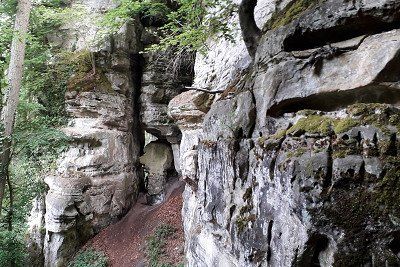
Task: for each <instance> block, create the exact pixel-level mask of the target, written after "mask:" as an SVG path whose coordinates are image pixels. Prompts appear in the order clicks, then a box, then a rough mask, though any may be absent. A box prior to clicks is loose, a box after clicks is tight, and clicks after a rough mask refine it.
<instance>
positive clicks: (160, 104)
mask: <svg viewBox="0 0 400 267" xmlns="http://www.w3.org/2000/svg"><path fill="white" fill-rule="evenodd" d="M192 80H193V57H192V56H191V55H183V56H182V58H179V55H176V54H174V53H173V51H169V52H164V53H161V52H157V53H156V52H155V53H150V54H146V55H145V59H144V69H143V77H142V94H141V95H140V103H141V121H142V123H143V124H144V127H145V130H146V131H147V132H149V133H151V134H153V135H154V136H156V137H158V138H159V139H160V140H167V141H168V142H170V143H172V144H178V143H179V141H180V131H179V129H178V127H177V126H176V125H175V123H174V122H173V121H172V120H171V119H170V117H169V116H168V103H169V101H171V99H172V98H174V97H175V96H177V95H178V94H180V93H182V92H184V91H185V86H189V85H190V84H191V83H192Z"/></svg>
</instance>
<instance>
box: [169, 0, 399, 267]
mask: <svg viewBox="0 0 400 267" xmlns="http://www.w3.org/2000/svg"><path fill="white" fill-rule="evenodd" d="M306 2H307V3H306ZM311 2H312V1H286V2H284V1H269V2H268V3H267V5H268V7H269V10H275V14H272V18H271V20H269V21H268V23H267V24H266V27H265V28H264V33H263V36H262V38H261V41H260V43H259V46H258V50H257V53H256V57H255V60H254V62H252V63H251V64H247V65H246V64H245V68H243V67H242V66H243V65H242V62H243V61H242V60H241V59H239V60H236V61H235V62H236V63H234V64H232V65H230V64H228V65H224V64H225V63H223V64H221V65H218V64H217V63H215V65H213V66H215V67H212V68H210V69H206V68H205V66H207V63H206V59H204V58H203V59H201V58H200V59H199V58H198V59H197V63H196V64H197V65H196V70H198V71H197V72H196V75H197V77H196V78H195V81H196V83H195V84H196V85H197V86H199V87H211V89H215V90H217V89H218V90H220V89H221V88H224V89H226V91H225V92H224V93H223V94H217V95H215V94H206V93H199V92H186V93H185V95H180V96H178V97H176V98H175V99H173V100H172V101H171V102H170V105H169V110H170V114H171V116H172V117H173V118H175V119H176V121H177V124H178V126H179V127H180V129H181V130H182V135H183V139H182V143H181V167H182V175H183V177H184V179H185V180H186V181H187V183H188V185H187V187H186V190H185V193H184V200H185V203H184V209H183V218H184V228H185V235H186V255H187V260H188V262H187V265H188V266H210V267H211V266H360V265H363V266H364V265H366V266H397V265H399V263H400V260H399V252H400V250H399V245H400V243H399V242H400V240H399V231H400V228H399V227H400V224H399V218H400V213H399V211H400V210H399V202H398V191H399V189H400V188H399V181H400V180H399V179H400V174H399V170H400V165H399V163H400V158H399V156H400V150H399V149H400V140H399V130H400V125H399V122H400V120H399V116H400V110H399V109H398V104H399V103H400V88H399V81H400V71H399V65H398V64H399V63H398V62H399V58H398V57H399V54H400V43H399V41H400V31H399V30H398V28H399V26H400V5H399V3H398V1H395V0H381V1H375V0H374V1H372V0H371V1H369V0H360V1H358V0H355V1H345V0H326V1H315V2H313V4H312V5H310V6H308V4H310V3H311ZM263 4H264V2H263V1H259V5H261V6H259V8H261V7H262V5H263ZM302 4H304V5H305V6H304V7H302V6H301V5H302ZM306 4H307V5H306ZM275 6H276V9H275ZM294 9H296V10H299V9H303V12H302V13H301V14H300V15H298V16H295V17H291V16H292V15H293V11H294ZM261 10H262V8H261ZM256 12H259V11H256ZM267 14H271V12H270V13H267ZM268 17H270V16H267V17H264V19H265V18H268ZM265 21H267V20H265ZM271 25H272V27H271ZM278 26H279V27H278ZM220 45H221V44H218V43H217V44H215V45H214V48H215V49H214V50H212V51H210V53H209V55H213V54H219V55H220V56H221V57H224V58H226V60H220V62H227V61H228V60H232V58H237V53H236V51H238V50H235V49H231V51H232V52H233V54H231V53H230V51H229V50H224V49H221V48H220ZM240 46H242V48H243V45H242V44H240V43H239V45H238V46H237V47H236V48H237V49H241V48H239V47H240ZM211 57H212V56H210V58H211ZM229 57H231V58H230V59H228V58H229ZM224 67H227V68H226V69H225V71H224V72H218V71H216V70H217V69H218V68H224ZM226 73H235V74H236V75H226ZM207 79H208V80H207ZM199 99H202V100H201V101H198V100H199ZM210 102H211V103H212V104H205V105H202V104H200V103H210Z"/></svg>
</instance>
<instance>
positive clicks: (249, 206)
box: [239, 205, 253, 216]
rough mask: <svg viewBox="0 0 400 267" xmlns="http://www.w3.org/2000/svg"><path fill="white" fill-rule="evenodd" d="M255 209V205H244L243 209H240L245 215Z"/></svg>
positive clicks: (241, 213)
mask: <svg viewBox="0 0 400 267" xmlns="http://www.w3.org/2000/svg"><path fill="white" fill-rule="evenodd" d="M252 210H253V205H246V206H243V207H242V208H241V209H240V212H239V213H240V215H242V216H243V215H245V214H246V213H249V212H250V211H252Z"/></svg>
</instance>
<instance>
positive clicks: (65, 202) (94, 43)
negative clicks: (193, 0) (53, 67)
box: [30, 1, 193, 266]
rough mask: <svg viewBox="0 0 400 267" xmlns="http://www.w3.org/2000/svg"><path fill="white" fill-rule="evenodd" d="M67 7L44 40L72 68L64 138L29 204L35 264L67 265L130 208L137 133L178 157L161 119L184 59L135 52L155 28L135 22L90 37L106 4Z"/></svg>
mask: <svg viewBox="0 0 400 267" xmlns="http://www.w3.org/2000/svg"><path fill="white" fill-rule="evenodd" d="M70 5H71V6H72V7H75V8H77V9H78V10H79V12H78V13H79V15H77V17H76V18H73V19H72V20H71V21H70V22H69V23H68V24H67V25H64V26H62V27H61V28H60V35H57V36H49V39H50V41H51V42H52V43H53V45H56V46H59V47H61V48H63V49H65V50H68V51H70V52H71V61H78V62H79V66H80V67H79V69H78V70H77V73H75V74H74V75H73V76H72V77H71V78H70V80H69V82H68V90H67V93H66V95H65V100H66V109H67V111H68V113H69V115H70V120H69V123H68V125H67V126H66V127H65V128H64V129H63V131H64V132H65V133H66V134H67V135H68V136H69V137H70V138H71V139H72V142H71V145H70V147H69V149H68V150H67V151H66V152H65V153H64V154H62V155H61V157H60V159H59V160H58V162H57V168H56V170H55V171H54V172H53V173H51V174H49V175H48V176H47V177H46V178H45V182H46V183H47V185H48V187H49V190H48V192H47V195H46V196H45V206H44V207H43V205H39V204H37V205H35V209H34V210H33V211H32V216H31V233H32V234H31V236H32V238H31V239H32V240H31V243H32V244H31V247H30V249H31V250H32V253H33V254H37V255H35V257H36V258H37V262H35V263H34V262H32V264H33V265H34V266H40V265H42V264H43V262H42V261H44V265H45V266H66V265H67V263H68V262H69V260H70V259H71V257H72V256H73V255H74V254H75V253H76V252H77V250H78V249H79V248H81V246H82V245H83V244H84V243H85V242H86V241H88V240H89V239H90V238H91V237H93V235H95V234H96V233H98V232H99V231H100V230H101V229H103V228H105V227H107V226H108V225H110V224H111V223H113V222H116V221H118V220H119V219H120V218H121V217H122V216H124V215H125V214H126V212H127V211H129V209H130V208H131V206H132V205H133V204H134V203H135V202H136V198H137V195H138V191H139V190H140V189H139V188H140V187H143V184H145V181H144V171H145V169H144V168H143V167H142V165H141V164H140V162H139V157H140V156H141V155H142V154H143V152H144V151H143V150H144V132H145V131H147V132H149V133H152V134H153V135H155V136H156V137H157V138H158V139H159V141H160V142H161V143H160V146H161V145H162V147H166V149H165V151H167V152H169V151H172V149H173V148H174V156H175V157H176V158H177V159H178V158H179V145H178V143H179V142H180V137H181V134H180V131H179V129H178V127H177V126H176V125H175V124H174V123H173V122H172V120H171V119H169V118H168V117H167V105H168V102H169V100H171V99H172V98H173V97H174V96H176V95H178V94H179V93H181V92H182V91H183V90H184V87H185V85H190V84H191V83H192V76H193V57H192V56H190V57H185V58H183V59H181V60H180V63H179V66H178V67H174V68H173V70H174V72H172V71H169V64H172V63H173V60H174V59H175V58H176V55H175V54H174V53H173V52H172V51H171V52H169V53H152V54H146V55H142V54H141V52H142V51H143V49H144V48H145V47H146V46H147V45H151V44H152V42H154V41H155V40H156V39H157V35H156V32H157V29H156V28H155V27H153V26H152V25H148V24H147V23H146V22H144V21H140V20H139V19H137V18H133V19H132V20H130V21H128V22H127V23H126V24H125V25H124V26H123V27H122V28H121V29H119V31H118V32H117V33H115V34H113V35H110V36H107V37H105V38H103V39H99V36H100V34H101V29H100V28H99V24H98V21H99V20H100V19H101V18H102V16H103V15H104V11H106V10H108V9H110V8H113V7H114V6H115V4H114V1H71V3H70ZM99 40H101V41H100V42H99ZM157 144H158V143H157ZM157 149H158V148H157V147H156V148H155V150H156V151H159V149H158V150H157ZM168 160H169V161H168V162H169V163H168V164H166V165H168V166H166V167H165V168H166V169H168V170H169V169H174V168H173V167H170V165H171V164H172V162H173V160H172V154H171V158H168ZM146 170H147V169H146ZM157 171H158V172H157V174H159V173H160V174H159V176H157V177H158V178H160V179H149V178H147V182H146V188H145V189H146V190H147V191H148V193H149V194H150V195H151V196H153V195H154V197H155V198H157V197H160V198H161V199H163V198H162V197H163V196H162V195H160V196H157V194H158V193H159V191H160V192H164V188H163V187H164V186H165V183H166V178H167V177H164V176H162V175H163V174H164V170H158V169H157ZM150 176H151V175H149V176H148V177H150ZM161 178H162V179H161ZM153 180H154V181H153ZM152 181H153V182H152ZM142 189H143V188H142ZM157 190H158V191H157ZM153 191H154V192H153ZM156 193H157V194H156ZM160 194H161V193H160ZM38 203H39V202H38ZM40 204H41V202H40ZM44 230H45V235H44V236H43V231H44ZM40 254H42V255H40Z"/></svg>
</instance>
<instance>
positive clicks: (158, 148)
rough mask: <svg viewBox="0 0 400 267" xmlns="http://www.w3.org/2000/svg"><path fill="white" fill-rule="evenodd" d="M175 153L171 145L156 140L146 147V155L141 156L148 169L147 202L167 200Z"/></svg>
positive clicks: (141, 161)
mask: <svg viewBox="0 0 400 267" xmlns="http://www.w3.org/2000/svg"><path fill="white" fill-rule="evenodd" d="M173 160H174V157H173V153H172V149H171V146H170V145H168V144H166V143H162V142H158V141H154V142H151V143H149V144H148V145H147V146H146V147H145V148H144V155H143V156H141V157H140V163H142V164H143V165H144V167H145V169H146V171H147V179H146V180H147V181H146V189H147V202H148V203H149V204H158V203H160V202H163V201H164V200H165V193H166V192H165V191H166V183H167V180H168V174H169V172H170V171H171V170H173Z"/></svg>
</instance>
